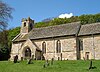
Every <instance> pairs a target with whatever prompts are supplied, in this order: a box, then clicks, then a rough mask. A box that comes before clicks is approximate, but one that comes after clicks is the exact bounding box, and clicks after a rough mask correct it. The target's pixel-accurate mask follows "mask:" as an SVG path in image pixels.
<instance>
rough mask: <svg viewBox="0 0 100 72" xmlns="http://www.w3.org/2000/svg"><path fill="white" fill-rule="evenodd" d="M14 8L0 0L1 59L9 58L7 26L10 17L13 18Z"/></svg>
mask: <svg viewBox="0 0 100 72" xmlns="http://www.w3.org/2000/svg"><path fill="white" fill-rule="evenodd" d="M12 10H13V8H11V7H10V6H8V5H7V4H6V3H4V2H2V1H0V60H7V59H8V58H9V54H10V50H9V47H8V31H7V30H6V27H7V25H8V21H9V19H12V15H11V13H12Z"/></svg>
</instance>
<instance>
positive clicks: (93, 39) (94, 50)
mask: <svg viewBox="0 0 100 72" xmlns="http://www.w3.org/2000/svg"><path fill="white" fill-rule="evenodd" d="M92 49H93V56H94V59H95V47H94V35H93V34H92Z"/></svg>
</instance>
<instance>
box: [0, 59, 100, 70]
mask: <svg viewBox="0 0 100 72" xmlns="http://www.w3.org/2000/svg"><path fill="white" fill-rule="evenodd" d="M49 62H50V61H49ZM44 63H45V61H33V64H27V61H22V62H19V63H15V64H14V63H13V62H10V61H0V72H100V60H93V66H95V67H97V68H95V69H91V70H88V68H89V64H90V61H82V60H78V61H77V60H76V61H54V64H53V65H51V64H50V65H49V66H48V67H46V68H44V67H43V64H44Z"/></svg>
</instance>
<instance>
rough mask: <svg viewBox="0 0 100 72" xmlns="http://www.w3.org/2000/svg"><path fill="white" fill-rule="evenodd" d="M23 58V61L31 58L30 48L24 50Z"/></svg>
mask: <svg viewBox="0 0 100 72" xmlns="http://www.w3.org/2000/svg"><path fill="white" fill-rule="evenodd" d="M24 57H25V59H30V58H31V50H30V48H26V49H25V51H24Z"/></svg>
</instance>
